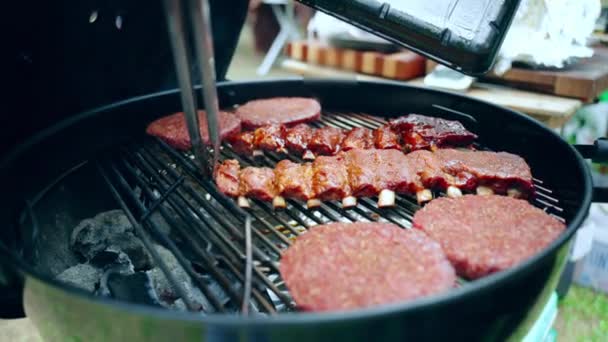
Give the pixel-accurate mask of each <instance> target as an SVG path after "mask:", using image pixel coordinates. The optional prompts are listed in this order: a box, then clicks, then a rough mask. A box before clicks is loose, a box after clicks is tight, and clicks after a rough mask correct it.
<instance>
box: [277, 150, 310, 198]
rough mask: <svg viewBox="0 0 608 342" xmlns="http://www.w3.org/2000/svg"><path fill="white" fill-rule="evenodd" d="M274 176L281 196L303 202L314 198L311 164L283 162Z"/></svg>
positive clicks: (279, 164)
mask: <svg viewBox="0 0 608 342" xmlns="http://www.w3.org/2000/svg"><path fill="white" fill-rule="evenodd" d="M274 175H275V184H276V189H277V193H278V194H279V195H281V196H284V197H287V198H295V199H299V200H302V201H307V200H309V199H311V198H313V195H314V192H313V190H312V183H313V167H312V164H311V163H304V164H297V163H294V162H292V161H289V160H281V161H280V162H279V163H277V165H276V167H275V168H274Z"/></svg>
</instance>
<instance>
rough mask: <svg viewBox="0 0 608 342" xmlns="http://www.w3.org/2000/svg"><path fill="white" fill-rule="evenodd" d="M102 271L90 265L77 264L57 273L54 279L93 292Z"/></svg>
mask: <svg viewBox="0 0 608 342" xmlns="http://www.w3.org/2000/svg"><path fill="white" fill-rule="evenodd" d="M102 273H103V270H101V269H99V268H97V267H95V266H93V265H90V264H77V265H74V266H72V267H70V268H68V269H66V270H65V271H63V272H61V273H59V275H57V277H56V279H57V280H59V281H61V282H63V283H66V284H68V285H72V286H74V287H77V288H80V289H83V290H86V291H89V292H94V291H95V290H96V289H97V287H98V285H99V279H100V278H101V275H102Z"/></svg>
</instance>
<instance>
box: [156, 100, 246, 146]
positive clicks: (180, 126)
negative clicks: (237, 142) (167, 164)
mask: <svg viewBox="0 0 608 342" xmlns="http://www.w3.org/2000/svg"><path fill="white" fill-rule="evenodd" d="M218 116H219V125H220V139H224V138H225V137H227V136H229V135H232V134H235V133H238V132H240V131H241V120H240V119H239V118H238V117H237V116H236V115H233V114H230V113H226V112H221V111H220V112H219V113H218ZM198 122H199V126H200V127H201V138H202V139H203V141H204V142H205V143H209V131H208V129H207V114H206V113H205V111H204V110H199V111H198ZM146 133H148V134H150V135H153V136H155V137H159V138H160V139H162V140H163V141H164V142H166V143H167V144H169V145H171V146H173V147H175V148H177V149H179V150H188V149H190V147H191V145H190V136H189V135H188V128H187V127H186V120H185V118H184V114H183V113H181V112H180V113H175V114H173V115H169V116H165V117H162V118H160V119H158V120H156V121H153V122H152V123H151V124H150V125H148V128H147V129H146Z"/></svg>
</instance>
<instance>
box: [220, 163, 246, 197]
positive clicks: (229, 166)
mask: <svg viewBox="0 0 608 342" xmlns="http://www.w3.org/2000/svg"><path fill="white" fill-rule="evenodd" d="M240 169H241V167H240V165H239V162H238V161H236V160H234V159H230V160H226V161H224V162H223V163H221V164H219V165H218V167H217V168H216V169H215V175H214V178H215V184H217V187H218V189H219V190H220V192H222V193H223V194H225V195H227V196H230V197H237V196H239V195H240V189H239V171H240Z"/></svg>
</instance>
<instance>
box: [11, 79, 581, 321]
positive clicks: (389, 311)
mask: <svg viewBox="0 0 608 342" xmlns="http://www.w3.org/2000/svg"><path fill="white" fill-rule="evenodd" d="M258 86H265V87H272V88H277V89H279V90H280V89H281V88H284V87H288V88H289V87H291V88H289V89H290V90H289V91H290V92H299V91H301V90H302V89H309V88H317V87H319V88H321V89H323V88H326V87H330V88H331V87H372V88H373V87H400V88H404V89H410V90H416V91H418V92H421V93H425V94H430V93H433V95H441V96H445V97H449V98H451V99H454V100H455V101H463V102H469V103H471V104H474V105H477V106H482V107H486V109H491V110H496V111H502V112H503V113H507V114H508V115H509V116H513V118H514V119H517V120H519V121H522V122H524V123H525V124H526V125H528V126H529V127H532V128H533V129H535V130H540V131H542V132H543V133H544V134H546V135H549V136H550V137H551V138H552V139H553V140H554V143H555V144H556V148H559V149H560V151H562V152H563V153H569V154H570V156H571V157H574V160H575V161H576V168H577V171H578V173H579V175H581V176H583V179H582V180H583V187H582V189H581V190H582V191H583V192H584V193H583V196H582V201H581V203H580V206H579V209H578V210H577V212H576V213H575V214H574V216H573V217H572V219H571V220H570V222H569V223H568V225H567V229H566V231H565V232H564V233H562V235H561V236H560V237H559V238H558V239H556V240H555V241H553V243H552V244H551V245H550V246H549V247H547V248H546V249H545V250H544V251H542V252H541V253H538V254H537V255H535V256H534V257H532V258H530V259H528V260H527V261H525V262H523V263H521V264H519V265H518V266H516V267H514V268H512V269H510V270H507V271H503V272H500V273H496V274H493V275H490V276H487V277H485V278H482V279H479V280H476V281H475V282H472V283H471V284H470V285H469V286H467V287H464V288H462V287H461V288H456V289H453V290H451V291H448V292H446V293H443V294H438V295H435V296H431V297H427V298H421V299H418V300H414V301H411V302H406V303H399V304H388V305H383V306H378V307H372V308H366V309H361V310H355V311H345V312H338V311H336V312H327V313H305V312H304V313H297V314H281V315H277V316H274V317H272V318H266V317H260V316H249V317H244V316H232V315H214V314H210V315H207V316H204V317H201V316H200V315H196V314H192V313H188V312H175V311H170V310H166V309H160V308H152V307H150V306H146V305H141V304H133V303H126V302H124V301H120V300H116V299H111V298H103V297H98V296H95V295H93V294H91V293H88V292H86V291H84V290H81V289H78V288H75V287H72V286H69V285H65V284H63V283H61V282H59V281H57V280H55V279H53V278H51V277H49V276H48V275H46V274H43V273H41V272H39V271H36V270H35V269H34V268H33V267H32V266H31V265H28V264H27V263H25V262H24V260H22V259H21V258H19V256H18V255H16V254H15V253H14V252H13V251H12V250H10V249H9V248H8V247H7V246H6V245H5V244H4V243H3V242H2V241H0V252H2V253H3V254H4V255H5V256H6V259H5V260H7V261H8V262H9V263H10V264H12V265H13V266H15V267H17V268H18V269H22V270H24V271H25V273H26V274H27V275H30V276H32V277H33V278H35V279H37V280H38V281H41V282H43V283H48V284H50V285H52V286H53V287H54V288H56V289H57V290H63V291H67V292H68V293H71V294H74V295H77V296H78V297H81V298H82V299H83V300H86V301H90V302H95V303H98V304H102V305H106V306H113V307H118V308H121V309H124V310H128V311H130V312H133V313H136V314H144V315H147V316H150V315H153V316H156V317H159V318H165V319H176V318H179V319H182V320H186V321H200V322H203V323H209V324H213V325H216V326H218V327H221V326H244V327H247V326H250V327H255V326H262V325H264V326H273V325H294V326H297V325H305V324H306V325H307V324H322V323H331V322H336V321H344V320H352V321H356V320H362V319H367V318H371V317H374V318H381V317H384V318H388V317H391V316H393V315H397V314H401V313H404V312H406V311H407V312H412V311H414V310H416V309H421V308H432V307H435V306H444V305H457V304H458V303H460V302H462V301H464V300H467V299H468V298H469V297H472V296H476V295H477V294H480V293H484V292H487V291H490V290H492V288H493V287H497V286H500V285H502V284H503V283H505V282H507V281H509V280H510V281H519V280H520V279H521V278H522V277H523V276H525V275H526V274H528V273H530V272H531V271H533V270H535V269H537V268H538V267H539V266H540V265H541V263H542V261H544V260H547V259H548V258H550V257H552V256H554V255H555V253H557V250H558V248H559V247H562V246H563V245H564V244H565V243H566V242H567V241H568V240H569V239H570V238H571V237H572V235H573V234H574V232H575V231H576V230H577V229H578V227H579V226H580V225H581V224H582V222H583V220H584V219H585V218H586V216H587V215H588V212H589V207H590V205H591V200H592V188H593V187H592V181H591V173H590V170H589V169H588V167H587V166H586V164H585V162H584V160H583V158H582V156H581V155H580V153H579V152H578V151H577V150H576V149H575V148H574V147H573V146H571V145H569V144H568V143H567V142H566V141H564V140H562V139H561V138H560V137H559V136H558V135H557V133H555V132H553V131H551V130H549V129H547V128H546V127H544V126H543V125H542V124H541V123H540V122H538V121H536V120H534V119H532V118H530V117H528V116H526V115H524V114H520V113H518V112H516V111H513V110H510V109H507V108H503V107H500V106H497V105H494V104H491V103H488V102H485V101H481V100H477V99H473V98H469V97H467V96H465V95H460V94H454V93H449V92H445V91H441V90H431V89H426V88H421V87H416V86H411V85H404V84H401V83H399V82H394V81H353V80H302V79H287V80H284V79H271V80H263V81H243V82H220V83H218V91H225V92H226V93H228V94H231V92H232V93H234V92H235V91H238V90H237V89H238V88H241V87H243V88H246V89H254V88H255V87H258ZM233 88H234V89H233ZM178 92H179V91H178V90H170V91H164V92H159V93H155V94H149V95H144V96H141V97H136V98H132V99H128V100H125V101H122V102H118V103H115V104H111V105H107V106H104V107H101V108H98V109H94V110H91V111H87V112H85V113H82V114H79V115H76V116H74V117H71V118H70V119H67V120H64V121H62V122H60V123H58V124H57V125H55V126H52V127H50V128H48V129H45V130H43V131H41V132H39V133H38V134H36V135H34V136H33V137H32V138H30V139H28V140H27V141H25V142H24V143H23V144H21V145H19V146H17V147H15V148H14V149H13V150H12V151H11V152H9V153H8V154H7V155H6V156H5V157H4V158H3V159H2V161H0V170H5V169H10V168H11V166H12V164H13V163H14V161H15V160H18V158H19V156H20V155H22V154H25V153H27V152H28V150H29V149H32V148H34V147H35V146H36V145H38V144H42V143H44V141H45V140H46V139H48V138H50V137H52V136H53V135H55V134H57V133H61V131H63V130H64V129H66V128H69V127H72V126H75V125H77V124H78V123H79V122H80V121H82V120H85V119H92V118H93V117H97V116H101V115H103V114H104V113H105V112H107V111H112V110H116V109H118V108H121V107H126V106H129V105H130V104H134V103H137V102H140V101H146V100H150V99H154V98H156V97H160V96H167V95H176V94H178ZM254 96H255V95H254ZM274 96H279V94H277V95H274ZM480 133H481V134H485V133H483V132H480ZM45 190H48V189H45Z"/></svg>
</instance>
